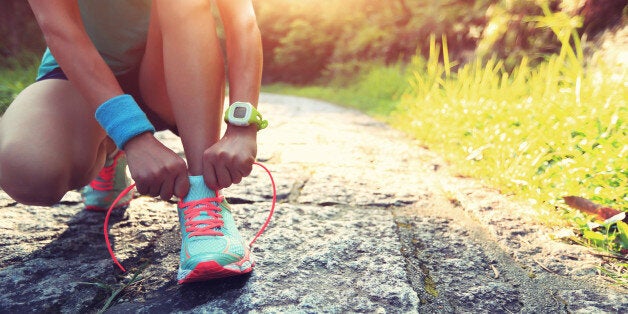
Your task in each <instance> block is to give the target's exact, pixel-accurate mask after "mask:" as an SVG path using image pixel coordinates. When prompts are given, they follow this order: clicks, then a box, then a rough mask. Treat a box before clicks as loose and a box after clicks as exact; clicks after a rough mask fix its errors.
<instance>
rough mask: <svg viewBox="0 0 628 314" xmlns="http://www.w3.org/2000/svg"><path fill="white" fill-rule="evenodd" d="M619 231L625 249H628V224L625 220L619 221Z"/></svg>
mask: <svg viewBox="0 0 628 314" xmlns="http://www.w3.org/2000/svg"><path fill="white" fill-rule="evenodd" d="M617 232H618V233H619V241H620V243H621V246H622V247H623V248H624V249H628V224H627V223H625V222H623V221H618V222H617Z"/></svg>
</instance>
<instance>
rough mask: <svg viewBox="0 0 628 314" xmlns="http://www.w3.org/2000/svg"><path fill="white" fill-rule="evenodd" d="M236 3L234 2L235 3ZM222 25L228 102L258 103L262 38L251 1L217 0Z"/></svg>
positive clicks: (255, 104)
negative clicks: (227, 77) (227, 71)
mask: <svg viewBox="0 0 628 314" xmlns="http://www.w3.org/2000/svg"><path fill="white" fill-rule="evenodd" d="M238 2H242V3H239V5H235V4H234V3H238ZM218 7H219V10H220V14H221V17H222V20H223V24H224V27H225V36H226V45H227V47H226V48H227V62H228V65H229V66H228V69H229V98H230V103H233V102H236V101H246V102H250V103H251V104H253V105H254V106H256V107H257V102H258V98H259V92H260V84H261V78H262V62H263V61H262V39H261V35H260V30H259V27H258V25H257V21H256V18H255V12H254V11H253V6H252V5H251V4H250V1H245V0H237V1H218Z"/></svg>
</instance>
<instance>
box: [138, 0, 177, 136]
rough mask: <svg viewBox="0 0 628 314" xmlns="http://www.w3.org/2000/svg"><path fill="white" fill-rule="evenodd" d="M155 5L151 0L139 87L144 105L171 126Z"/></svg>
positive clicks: (172, 118) (171, 112)
mask: <svg viewBox="0 0 628 314" xmlns="http://www.w3.org/2000/svg"><path fill="white" fill-rule="evenodd" d="M157 5H158V4H157V1H153V5H152V7H151V14H150V15H151V17H150V23H149V27H148V37H147V39H146V48H145V52H144V56H143V58H142V63H141V65H140V69H139V87H140V93H141V96H142V100H143V102H144V105H145V106H147V107H148V108H150V110H151V111H153V112H154V113H155V114H157V115H158V116H159V118H160V119H161V120H163V122H165V123H166V124H167V125H169V126H170V128H172V126H175V125H176V121H175V118H174V113H173V110H172V103H171V102H170V98H169V96H168V91H167V87H166V76H165V72H164V57H163V41H162V35H161V28H160V26H159V18H158V15H157Z"/></svg>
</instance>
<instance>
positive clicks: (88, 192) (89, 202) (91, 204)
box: [80, 151, 133, 212]
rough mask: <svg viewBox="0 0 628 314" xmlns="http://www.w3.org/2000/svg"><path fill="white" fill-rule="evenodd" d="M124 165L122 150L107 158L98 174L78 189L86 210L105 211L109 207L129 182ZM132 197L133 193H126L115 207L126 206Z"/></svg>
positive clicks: (124, 159)
mask: <svg viewBox="0 0 628 314" xmlns="http://www.w3.org/2000/svg"><path fill="white" fill-rule="evenodd" d="M126 166H127V164H126V156H125V155H124V152H123V151H119V152H118V153H117V154H116V155H115V156H114V157H113V158H107V160H106V161H105V166H104V167H103V168H102V169H101V170H100V172H99V173H98V176H97V177H96V178H95V179H94V180H92V182H91V183H90V184H89V185H87V186H85V187H83V188H82V189H81V191H80V192H81V197H82V199H83V204H85V209H86V210H90V211H100V212H106V211H107V210H108V209H109V207H110V206H111V203H113V201H114V200H115V199H116V197H118V195H119V194H120V193H121V192H122V191H123V190H124V189H125V188H126V187H127V186H129V185H130V184H131V182H130V181H131V180H130V179H129V177H128V176H127V175H126ZM132 199H133V193H128V194H127V195H125V196H124V197H123V198H122V199H120V201H118V203H117V204H116V207H115V208H122V207H126V206H128V205H129V203H130V202H131V200H132Z"/></svg>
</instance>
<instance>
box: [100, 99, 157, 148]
mask: <svg viewBox="0 0 628 314" xmlns="http://www.w3.org/2000/svg"><path fill="white" fill-rule="evenodd" d="M95 116H96V120H97V121H98V123H100V125H101V126H102V127H103V129H105V131H106V132H107V135H109V137H111V139H112V140H113V141H114V142H115V143H116V146H118V148H119V149H121V150H122V149H123V148H124V144H126V142H128V141H129V140H130V139H132V138H134V137H135V136H137V135H140V134H142V133H144V132H151V133H155V127H153V125H152V124H151V123H150V121H148V117H146V114H145V113H144V111H142V109H140V107H139V106H138V105H137V103H136V102H135V100H134V99H133V97H132V96H131V95H127V94H125V95H119V96H116V97H113V98H111V99H109V100H107V101H105V102H104V103H103V104H102V105H100V107H98V109H96V114H95Z"/></svg>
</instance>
